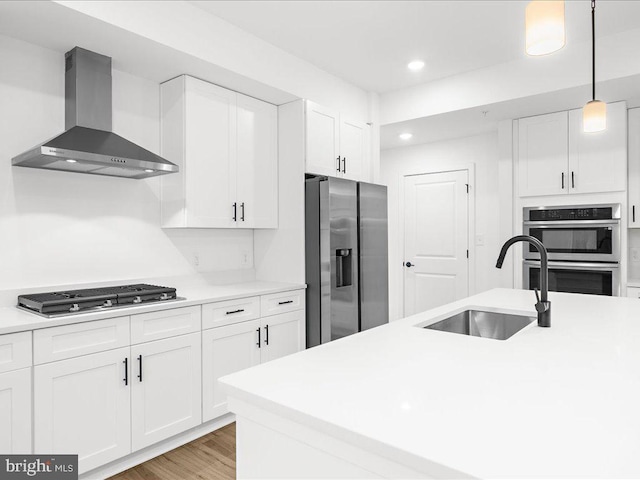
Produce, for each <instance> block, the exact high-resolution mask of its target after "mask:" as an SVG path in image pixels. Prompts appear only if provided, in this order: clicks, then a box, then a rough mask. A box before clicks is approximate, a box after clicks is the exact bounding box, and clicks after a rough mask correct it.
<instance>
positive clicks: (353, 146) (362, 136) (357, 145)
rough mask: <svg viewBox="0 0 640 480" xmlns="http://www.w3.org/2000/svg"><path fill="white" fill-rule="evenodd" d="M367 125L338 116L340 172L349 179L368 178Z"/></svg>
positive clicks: (364, 179)
mask: <svg viewBox="0 0 640 480" xmlns="http://www.w3.org/2000/svg"><path fill="white" fill-rule="evenodd" d="M368 129H369V127H368V126H367V125H363V124H360V123H357V122H351V121H349V120H346V119H344V118H342V117H341V118H340V157H341V161H342V174H343V176H344V177H345V178H348V179H349V180H363V181H366V180H369V178H368V172H367V173H366V174H365V170H368V162H367V160H368V157H367V154H366V152H367V143H368V142H367V140H368V134H367V132H368Z"/></svg>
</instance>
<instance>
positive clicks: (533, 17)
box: [525, 0, 565, 56]
mask: <svg viewBox="0 0 640 480" xmlns="http://www.w3.org/2000/svg"><path fill="white" fill-rule="evenodd" d="M525 29H526V35H525V36H526V42H525V50H526V52H527V54H529V55H536V56H537V55H547V54H548V53H553V52H555V51H557V50H560V49H561V48H562V47H564V43H565V32H564V1H553V0H535V1H533V2H529V4H528V5H527V9H526V11H525Z"/></svg>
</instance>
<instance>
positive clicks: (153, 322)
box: [131, 305, 202, 345]
mask: <svg viewBox="0 0 640 480" xmlns="http://www.w3.org/2000/svg"><path fill="white" fill-rule="evenodd" d="M201 318H202V317H201V310H200V305H196V306H193V307H183V308H173V309H171V310H162V311H160V312H151V313H141V314H139V315H132V316H131V344H132V345H135V344H138V343H144V342H150V341H152V340H161V339H163V338H169V337H176V336H178V335H185V334H187V333H194V332H199V331H200V329H201V325H200V322H201Z"/></svg>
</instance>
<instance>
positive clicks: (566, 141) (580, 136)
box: [518, 102, 627, 197]
mask: <svg viewBox="0 0 640 480" xmlns="http://www.w3.org/2000/svg"><path fill="white" fill-rule="evenodd" d="M626 111H627V107H626V104H625V102H617V103H610V104H608V105H607V129H606V130H605V131H603V132H597V133H584V132H583V131H582V109H578V110H571V111H569V112H558V113H552V114H549V115H540V116H537V117H529V118H522V119H520V120H519V122H518V124H519V127H518V172H519V173H518V176H519V182H518V187H519V191H520V192H519V194H520V196H521V197H528V196H540V195H558V194H565V193H569V194H571V193H599V192H616V191H624V189H625V187H626V178H627V113H626Z"/></svg>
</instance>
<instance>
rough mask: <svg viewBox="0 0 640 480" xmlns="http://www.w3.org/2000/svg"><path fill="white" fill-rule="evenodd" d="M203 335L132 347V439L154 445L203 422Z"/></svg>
mask: <svg viewBox="0 0 640 480" xmlns="http://www.w3.org/2000/svg"><path fill="white" fill-rule="evenodd" d="M200 343H201V335H200V333H192V334H190V335H182V336H179V337H173V338H167V339H165V340H158V341H155V342H149V343H143V344H141V345H136V346H133V347H131V360H132V374H133V378H132V380H131V381H132V384H131V442H132V447H133V450H134V451H135V450H139V449H141V448H144V447H147V446H149V445H152V444H154V443H156V442H159V441H160V440H164V439H166V438H169V437H171V436H173V435H176V434H178V433H180V432H183V431H185V430H188V429H189V428H192V427H195V426H196V425H199V424H200V423H201V421H202V412H201V399H202V396H201V357H200V351H201V345H200Z"/></svg>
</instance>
